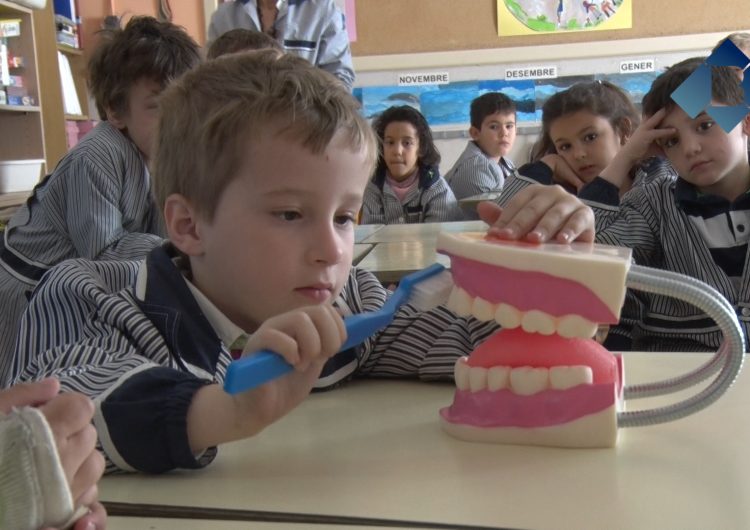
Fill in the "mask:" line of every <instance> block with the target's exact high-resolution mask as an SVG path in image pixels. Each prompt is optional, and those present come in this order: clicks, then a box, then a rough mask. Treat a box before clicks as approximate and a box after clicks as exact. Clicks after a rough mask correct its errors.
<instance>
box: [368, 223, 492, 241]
mask: <svg viewBox="0 0 750 530" xmlns="http://www.w3.org/2000/svg"><path fill="white" fill-rule="evenodd" d="M441 230H442V231H445V232H486V231H487V223H485V222H484V221H452V222H449V223H415V224H404V225H385V226H383V227H382V228H380V229H379V230H376V231H375V232H374V233H373V234H372V235H370V236H368V237H366V238H364V239H363V240H362V241H358V243H392V242H394V241H421V242H425V243H429V242H432V243H433V246H434V242H435V241H436V240H437V236H438V234H439V233H440V231H441Z"/></svg>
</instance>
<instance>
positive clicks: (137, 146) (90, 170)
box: [0, 17, 200, 386]
mask: <svg viewBox="0 0 750 530" xmlns="http://www.w3.org/2000/svg"><path fill="white" fill-rule="evenodd" d="M199 58H200V56H199V47H198V45H197V44H196V43H195V41H193V39H192V38H190V36H188V34H187V33H185V31H183V30H182V29H181V28H179V27H178V26H175V25H174V24H171V23H168V22H158V21H157V20H156V19H154V18H151V17H134V18H132V19H131V20H130V21H129V22H128V24H127V26H126V27H125V28H124V29H117V30H111V31H108V32H105V33H103V34H102V42H101V44H100V45H99V47H98V48H97V49H96V50H95V51H94V54H93V56H92V57H91V60H90V63H89V78H90V86H91V92H92V94H93V96H94V98H95V100H96V106H97V108H98V110H99V115H100V116H101V118H102V120H103V121H102V122H101V123H100V124H99V125H97V127H96V128H95V129H93V130H92V131H91V132H90V133H89V134H88V135H87V136H86V138H84V139H83V140H82V141H81V142H80V143H79V144H78V145H76V146H75V147H74V148H73V149H72V150H71V151H70V152H69V153H68V154H67V155H65V157H63V159H62V160H61V161H60V163H59V164H58V165H57V167H56V168H55V170H54V172H53V173H52V174H51V175H50V176H48V177H47V178H46V179H45V180H44V181H43V182H42V183H40V184H39V185H38V186H37V187H36V188H35V190H34V193H33V195H32V196H31V198H30V199H29V200H28V201H27V202H26V204H25V205H24V206H22V207H21V209H20V210H19V211H18V212H16V214H15V215H14V216H13V218H12V219H11V220H10V222H9V223H8V226H7V228H6V230H5V234H4V239H3V241H1V242H0V296H1V297H2V300H3V302H4V303H3V307H2V310H0V329H2V330H3V333H2V335H1V336H0V386H5V384H7V377H8V371H9V369H10V363H11V359H12V353H13V347H14V342H15V339H16V335H17V332H18V331H17V328H18V321H19V319H20V317H21V313H22V312H23V310H24V308H25V307H26V305H27V295H28V293H29V292H30V291H31V290H32V289H33V288H34V286H35V285H36V283H37V282H38V281H39V279H40V278H41V277H42V275H43V274H44V272H45V271H47V270H48V269H49V268H50V267H52V266H53V265H55V264H57V263H59V262H61V261H63V260H65V259H68V258H76V257H84V258H88V259H92V260H102V259H116V260H121V259H133V258H141V257H143V256H144V255H146V253H147V252H148V251H149V250H151V249H152V248H153V247H154V246H156V245H158V244H159V243H160V242H161V240H162V238H161V235H162V234H163V229H162V228H161V226H160V220H159V219H160V215H159V211H158V209H157V208H156V207H155V204H154V200H153V198H152V195H151V190H150V188H151V183H150V179H151V177H150V175H149V171H148V163H149V161H150V157H151V140H152V136H153V134H154V129H155V126H156V119H157V109H158V105H157V99H158V97H159V94H160V93H161V91H162V90H163V89H164V87H165V86H166V85H167V84H168V83H169V82H170V81H171V80H172V79H174V78H175V77H177V76H179V75H180V74H182V73H183V72H185V71H186V70H189V69H190V68H192V67H193V66H195V65H197V64H198V62H199Z"/></svg>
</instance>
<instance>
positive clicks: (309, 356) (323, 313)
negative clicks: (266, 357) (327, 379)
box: [235, 305, 346, 427]
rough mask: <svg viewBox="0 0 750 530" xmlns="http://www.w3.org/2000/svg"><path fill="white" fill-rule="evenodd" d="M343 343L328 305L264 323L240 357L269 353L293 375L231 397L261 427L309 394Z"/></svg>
mask: <svg viewBox="0 0 750 530" xmlns="http://www.w3.org/2000/svg"><path fill="white" fill-rule="evenodd" d="M345 340H346V328H345V327H344V321H343V319H342V318H341V315H339V314H338V312H337V311H336V310H335V309H334V308H333V306H331V305H320V306H310V307H304V308H302V309H298V310H295V311H290V312H288V313H283V314H281V315H277V316H275V317H272V318H269V319H268V320H266V321H265V322H264V323H263V324H262V325H261V326H260V327H259V328H258V330H257V331H256V332H255V333H253V334H252V335H251V336H250V338H249V339H248V341H247V344H246V345H245V349H244V353H243V355H245V354H246V353H253V352H256V351H259V350H271V351H273V352H276V353H278V354H279V355H281V356H282V357H283V358H284V359H285V360H286V361H287V362H288V363H289V364H291V365H292V366H293V367H294V372H292V373H290V374H288V375H287V376H284V377H280V378H278V379H276V380H274V381H270V382H268V383H266V384H264V385H261V386H259V387H258V388H256V389H253V390H250V391H248V392H243V393H242V394H239V395H237V396H235V397H236V398H237V400H238V401H239V402H240V403H241V404H242V406H249V409H250V410H249V411H248V412H249V414H251V415H254V416H256V417H257V418H258V420H259V423H261V424H262V425H263V426H264V427H265V426H266V425H268V424H270V423H272V422H274V421H276V420H277V419H278V418H280V417H281V416H283V415H285V414H286V413H287V412H289V411H290V410H291V409H293V408H294V407H296V406H297V405H298V404H299V403H300V402H301V401H302V400H303V399H304V398H305V396H307V395H308V394H309V393H310V390H311V389H312V386H313V384H315V381H316V380H317V379H318V376H319V375H320V371H321V370H322V369H323V365H324V364H325V362H326V361H327V360H328V359H329V358H330V357H331V356H333V355H334V354H335V353H336V352H337V351H338V350H339V348H341V345H342V344H343V343H344V341H345Z"/></svg>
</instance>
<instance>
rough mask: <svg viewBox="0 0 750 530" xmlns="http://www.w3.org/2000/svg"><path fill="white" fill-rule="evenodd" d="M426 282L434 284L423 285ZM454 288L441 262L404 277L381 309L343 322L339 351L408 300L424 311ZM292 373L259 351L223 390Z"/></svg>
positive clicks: (241, 363) (232, 367)
mask: <svg viewBox="0 0 750 530" xmlns="http://www.w3.org/2000/svg"><path fill="white" fill-rule="evenodd" d="M441 273H443V274H441ZM425 280H431V281H429V282H426V283H423V282H425ZM452 285H453V281H452V279H451V277H450V273H448V272H447V271H446V270H445V267H443V266H442V265H440V264H439V263H435V264H433V265H430V266H429V267H427V268H426V269H422V270H420V271H417V272H413V273H411V274H409V275H407V276H404V277H403V278H402V279H401V281H400V282H399V285H398V288H397V289H396V290H395V291H394V292H393V294H392V295H391V296H390V297H389V298H388V300H387V301H386V303H385V304H383V307H382V308H381V309H379V310H378V311H372V312H370V313H360V314H358V315H351V316H348V317H346V318H345V319H344V325H345V326H346V334H347V338H346V342H344V345H343V346H341V349H340V350H339V351H345V350H348V349H349V348H353V347H354V346H357V345H358V344H361V343H362V342H364V341H365V339H367V338H368V337H370V336H371V335H372V334H373V333H375V332H376V331H378V330H379V329H382V328H384V327H386V326H387V325H388V324H390V323H391V321H392V320H393V316H394V315H395V314H396V311H397V310H398V308H399V307H401V305H402V304H404V303H405V302H406V301H407V300H408V301H409V302H410V303H412V304H413V305H415V306H417V307H419V308H421V309H427V308H430V307H434V306H436V305H438V304H440V303H443V302H445V300H447V298H448V294H449V293H450V288H451V287H452ZM292 370H294V368H293V367H292V365H291V364H289V363H287V362H286V361H285V360H284V358H283V357H282V356H281V355H278V354H276V353H274V352H271V351H267V350H263V351H259V352H257V353H254V354H252V355H248V356H246V357H242V358H241V359H237V360H236V361H232V362H231V363H230V364H229V366H228V367H227V373H226V376H225V378H224V391H225V392H227V393H229V394H237V393H239V392H244V391H245V390H250V389H251V388H255V387H257V386H260V385H262V384H263V383H267V382H268V381H271V380H272V379H276V378H277V377H281V376H282V375H284V374H287V373H289V372H291V371H292Z"/></svg>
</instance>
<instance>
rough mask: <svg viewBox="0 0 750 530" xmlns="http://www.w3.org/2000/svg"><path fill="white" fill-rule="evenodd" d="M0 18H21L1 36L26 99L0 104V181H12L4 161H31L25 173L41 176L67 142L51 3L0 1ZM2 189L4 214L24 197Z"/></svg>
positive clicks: (12, 175) (24, 196) (13, 73)
mask: <svg viewBox="0 0 750 530" xmlns="http://www.w3.org/2000/svg"><path fill="white" fill-rule="evenodd" d="M0 19H18V20H20V21H21V22H20V27H21V33H20V35H18V36H13V37H6V38H5V42H6V43H7V48H8V51H9V52H10V53H12V54H13V55H14V56H18V57H22V58H23V66H22V67H20V68H13V69H12V70H10V74H11V75H16V76H19V77H20V78H22V79H23V88H24V89H25V91H26V93H27V94H28V96H29V97H30V98H32V101H28V102H27V103H31V104H27V105H10V104H4V105H0V134H2V140H1V141H0V166H2V168H3V170H4V171H5V173H4V174H2V177H3V179H5V182H6V183H7V182H11V184H13V179H14V178H15V174H14V173H8V167H9V166H12V167H13V169H14V170H15V169H17V168H18V167H19V164H18V161H23V162H24V163H27V164H28V165H29V166H32V165H34V164H36V167H37V168H38V169H39V171H33V172H31V171H30V172H27V175H28V174H29V173H33V174H41V175H43V174H44V173H45V172H48V171H50V170H51V169H52V168H54V167H55V165H56V164H57V162H58V161H59V160H60V158H62V156H63V155H64V154H65V153H66V152H67V144H66V137H65V120H64V115H63V108H62V94H61V90H60V73H59V68H58V65H57V47H56V43H55V31H54V17H53V14H52V6H51V3H48V5H47V6H46V7H45V8H44V9H34V10H32V9H29V8H27V7H24V6H21V5H19V4H15V3H13V2H10V1H8V0H0ZM9 103H10V102H9ZM11 161H12V162H13V164H10V162H11ZM34 161H41V163H40V162H34ZM3 163H5V164H3ZM40 164H41V168H39V165H40ZM21 165H22V164H21ZM9 175H10V176H9ZM11 188H13V186H11ZM5 189H6V188H0V204H1V205H2V206H1V207H2V209H3V213H4V214H7V212H8V210H9V209H12V208H13V206H18V205H20V204H21V203H22V202H23V201H24V200H25V198H26V196H27V195H28V192H19V191H16V190H15V189H14V190H13V192H12V193H4V190H5ZM3 217H5V215H3Z"/></svg>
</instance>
